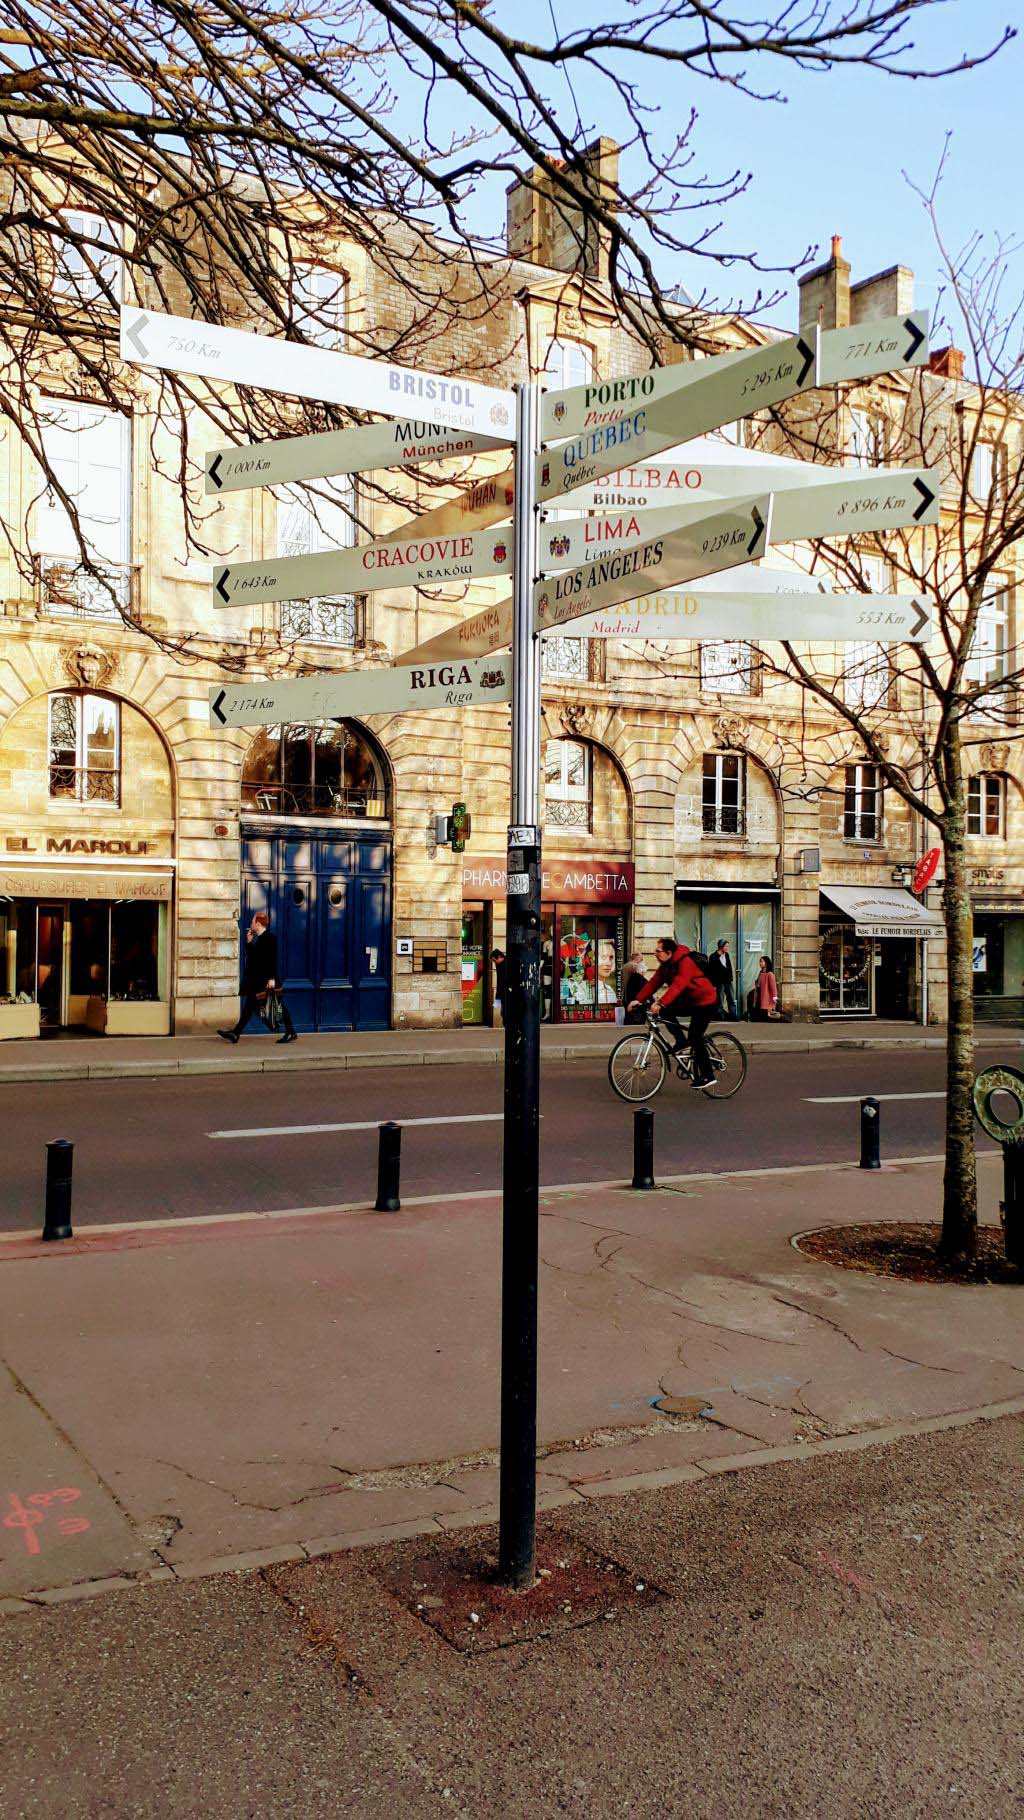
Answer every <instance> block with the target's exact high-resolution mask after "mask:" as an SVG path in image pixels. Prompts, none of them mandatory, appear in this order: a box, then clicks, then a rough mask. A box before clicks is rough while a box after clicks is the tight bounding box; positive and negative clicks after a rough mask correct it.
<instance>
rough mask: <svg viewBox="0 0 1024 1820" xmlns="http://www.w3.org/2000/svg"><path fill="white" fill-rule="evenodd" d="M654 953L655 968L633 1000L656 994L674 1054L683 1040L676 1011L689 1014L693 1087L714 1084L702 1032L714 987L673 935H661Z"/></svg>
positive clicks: (714, 995)
mask: <svg viewBox="0 0 1024 1820" xmlns="http://www.w3.org/2000/svg"><path fill="white" fill-rule="evenodd" d="M654 952H655V955H656V957H657V961H658V971H657V973H656V974H655V975H654V976H653V978H652V979H649V980H648V981H647V984H646V985H645V986H641V988H640V991H639V992H638V993H637V995H636V1001H635V1002H636V1003H637V1004H639V1005H643V1004H646V1002H647V1000H648V999H650V998H653V997H654V994H655V993H659V994H660V997H659V1000H658V1006H657V1010H656V1012H655V1014H654V1015H655V1016H656V1017H660V1018H661V1020H662V1022H663V1023H665V1024H667V1025H668V1027H669V1034H670V1036H672V1038H673V1039H674V1040H673V1044H672V1046H673V1048H674V1049H675V1051H676V1053H677V1054H678V1052H679V1050H680V1049H681V1048H682V1047H683V1044H684V1042H685V1040H686V1032H685V1031H684V1029H683V1026H682V1024H681V1023H680V1021H679V1020H680V1014H681V1013H682V1012H687V1011H688V1012H689V1014H690V1039H689V1040H690V1047H691V1049H692V1050H693V1080H692V1082H691V1086H693V1087H695V1088H702V1087H711V1086H713V1085H714V1080H715V1071H714V1069H713V1068H712V1066H711V1056H710V1054H709V1052H708V1046H707V1042H706V1041H705V1034H704V1033H705V1031H706V1030H707V1027H708V1025H709V1024H710V1022H711V1018H712V1014H713V1012H714V1009H715V1004H716V1001H717V996H718V995H717V993H716V992H715V988H714V986H713V985H712V984H711V981H710V980H709V979H708V976H707V974H706V973H705V972H703V970H702V969H701V968H700V967H698V965H697V963H696V961H695V960H693V959H691V956H690V950H689V948H687V947H685V946H684V944H683V943H682V942H677V941H676V938H675V936H674V935H665V936H662V939H661V941H660V942H656V943H655V947H654Z"/></svg>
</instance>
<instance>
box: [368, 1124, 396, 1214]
mask: <svg viewBox="0 0 1024 1820" xmlns="http://www.w3.org/2000/svg"><path fill="white" fill-rule="evenodd" d="M378 1129H379V1133H380V1135H379V1138H378V1143H377V1199H376V1200H375V1201H374V1203H373V1210H374V1213H401V1211H402V1202H401V1197H400V1193H399V1190H400V1186H401V1174H402V1127H401V1125H396V1124H395V1121H394V1119H388V1121H387V1123H386V1124H385V1125H381V1126H379V1127H378Z"/></svg>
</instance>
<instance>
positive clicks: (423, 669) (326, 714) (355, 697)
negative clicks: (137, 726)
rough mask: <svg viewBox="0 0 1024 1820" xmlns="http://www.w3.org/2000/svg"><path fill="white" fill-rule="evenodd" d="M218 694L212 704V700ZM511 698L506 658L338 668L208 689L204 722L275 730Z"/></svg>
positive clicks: (509, 672)
mask: <svg viewBox="0 0 1024 1820" xmlns="http://www.w3.org/2000/svg"><path fill="white" fill-rule="evenodd" d="M215 696H216V699H215ZM511 699H512V659H511V657H484V658H475V659H469V660H467V661H457V662H454V663H443V662H442V663H438V664H396V665H395V666H394V667H393V668H392V669H387V670H341V671H330V672H327V673H322V674H320V675H318V676H298V677H291V678H287V679H285V680H283V681H277V680H268V679H265V678H260V677H257V678H255V679H254V680H252V681H246V682H239V683H230V684H229V685H228V686H227V687H226V688H221V689H219V690H215V689H211V690H210V724H211V726H213V725H215V724H216V725H223V726H227V727H273V726H277V725H278V724H279V723H280V722H283V721H311V720H336V719H343V718H345V717H346V716H347V715H350V714H356V715H360V716H361V715H364V714H400V713H402V712H404V711H405V710H406V709H414V710H415V711H416V712H417V713H419V712H420V710H421V709H424V708H466V707H470V706H480V705H487V704H488V703H491V702H498V703H501V702H507V701H511Z"/></svg>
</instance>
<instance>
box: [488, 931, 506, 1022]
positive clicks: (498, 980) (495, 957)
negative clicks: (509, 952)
mask: <svg viewBox="0 0 1024 1820" xmlns="http://www.w3.org/2000/svg"><path fill="white" fill-rule="evenodd" d="M491 962H492V964H493V967H494V1015H495V1017H496V1018H497V1019H498V1022H499V1023H504V1021H505V1013H504V1005H505V954H504V950H503V949H501V948H492V949H491Z"/></svg>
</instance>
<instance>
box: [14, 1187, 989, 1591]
mask: <svg viewBox="0 0 1024 1820" xmlns="http://www.w3.org/2000/svg"><path fill="white" fill-rule="evenodd" d="M994 1165H996V1166H994ZM997 1165H998V1157H997V1156H996V1155H995V1154H994V1153H993V1154H992V1155H989V1154H986V1153H983V1154H982V1155H981V1156H980V1157H979V1178H980V1182H981V1194H982V1205H983V1212H984V1216H985V1217H986V1218H988V1219H990V1220H992V1219H994V1218H995V1217H996V1201H997V1196H998V1193H999V1185H1000V1171H999V1168H998V1166H997ZM939 1175H940V1171H939V1167H938V1166H937V1165H936V1164H934V1163H931V1162H926V1163H913V1162H904V1163H902V1164H894V1165H890V1166H888V1167H886V1168H884V1169H883V1170H882V1171H880V1172H879V1173H877V1174H872V1175H871V1176H869V1177H867V1178H865V1176H864V1175H863V1174H862V1173H861V1172H860V1171H858V1170H857V1169H856V1168H852V1167H851V1168H843V1167H840V1168H837V1167H835V1166H834V1165H827V1166H821V1167H818V1166H815V1167H804V1168H793V1169H788V1170H774V1171H771V1172H770V1173H767V1174H764V1173H758V1172H749V1173H746V1174H737V1175H732V1176H688V1177H677V1178H674V1179H673V1180H671V1181H666V1182H665V1183H663V1184H662V1185H661V1187H660V1189H659V1190H658V1191H657V1192H655V1193H650V1194H634V1193H632V1192H630V1191H629V1190H628V1189H625V1188H623V1187H618V1186H615V1185H595V1186H587V1187H579V1188H572V1187H569V1188H562V1189H548V1190H545V1191H543V1193H542V1198H541V1213H542V1222H541V1256H542V1282H541V1362H540V1385H541V1392H540V1413H539V1442H540V1450H539V1461H538V1483H539V1491H540V1497H541V1505H542V1508H547V1509H553V1508H559V1509H560V1508H566V1509H567V1508H570V1507H572V1508H577V1507H582V1506H583V1505H585V1504H586V1503H588V1502H589V1501H590V1500H592V1499H593V1498H595V1497H604V1496H607V1495H608V1494H609V1493H610V1492H614V1491H617V1490H626V1489H629V1488H630V1487H643V1486H647V1487H650V1486H652V1485H661V1484H667V1483H678V1482H685V1481H692V1482H693V1483H697V1482H703V1481H704V1480H705V1479H706V1478H708V1477H709V1476H711V1477H713V1476H714V1475H716V1474H720V1473H731V1472H734V1471H738V1470H740V1469H743V1468H745V1467H748V1466H756V1465H760V1464H764V1463H772V1462H779V1461H785V1460H793V1459H801V1460H803V1459H810V1458H813V1457H816V1456H817V1455H819V1454H821V1453H828V1452H830V1451H832V1450H835V1449H840V1450H841V1449H844V1448H846V1447H849V1446H851V1445H853V1446H856V1445H859V1444H860V1441H861V1438H863V1437H868V1438H873V1439H877V1438H884V1437H885V1436H891V1435H893V1434H902V1433H905V1432H907V1431H908V1430H909V1431H913V1430H915V1429H916V1428H919V1427H920V1426H921V1425H922V1424H928V1423H930V1422H932V1421H933V1420H935V1419H939V1420H940V1421H941V1420H944V1419H945V1418H948V1417H958V1416H962V1415H963V1414H964V1413H965V1412H966V1413H971V1412H974V1413H977V1412H984V1411H988V1412H993V1411H997V1410H998V1411H1004V1412H1005V1411H1010V1410H1021V1409H1024V1375H1022V1374H1024V1321H1022V1320H1021V1312H1022V1308H1024V1301H1022V1290H1021V1289H1019V1288H1017V1287H1016V1286H1013V1287H1008V1288H1005V1287H986V1288H977V1289H964V1288H959V1287H946V1286H941V1287H931V1286H926V1285H921V1284H915V1283H900V1282H895V1281H890V1280H877V1279H874V1278H871V1277H868V1276H862V1275H859V1274H857V1273H855V1272H849V1271H838V1270H834V1269H832V1268H831V1267H829V1266H828V1265H826V1264H822V1263H819V1262H817V1261H815V1260H812V1259H810V1258H808V1257H806V1256H805V1255H804V1254H802V1253H801V1252H800V1251H798V1250H796V1249H794V1246H793V1244H792V1239H793V1237H794V1235H795V1234H798V1233H800V1232H801V1231H805V1230H807V1229H809V1228H812V1227H817V1226H821V1225H824V1224H842V1223H846V1222H849V1221H852V1220H860V1219H864V1218H865V1217H870V1218H875V1219H901V1218H916V1219H920V1218H921V1217H922V1215H924V1216H925V1217H929V1216H930V1215H931V1213H932V1212H933V1210H935V1209H937V1207H938V1204H939V1198H938V1197H939ZM114 1212H115V1210H114V1209H112V1210H111V1213H112V1215H113V1214H114ZM499 1268H500V1198H499V1196H497V1195H496V1194H495V1195H479V1194H471V1195H465V1196H463V1197H459V1196H454V1197H452V1198H451V1199H449V1200H447V1201H446V1200H430V1201H424V1202H422V1203H420V1204H413V1203H407V1204H406V1205H405V1207H404V1208H403V1210H402V1212H401V1213H400V1214H395V1215H379V1214H374V1213H372V1212H371V1211H369V1210H367V1209H366V1208H365V1207H361V1208H352V1209H337V1210H331V1209H326V1210H325V1209H318V1210H315V1211H312V1212H310V1213H304V1212H303V1211H302V1210H296V1211H295V1213H294V1214H292V1215H287V1214H285V1215H281V1214H275V1215H268V1216H265V1217H263V1218H259V1217H256V1216H244V1215H243V1216H240V1217H237V1218H234V1219H227V1218H226V1219H206V1220H203V1221H200V1222H193V1223H190V1222H187V1221H174V1220H171V1221H167V1222H165V1223H163V1224H160V1223H149V1224H147V1225H145V1226H141V1225H140V1226H137V1227H134V1228H133V1227H130V1226H127V1227H125V1226H121V1227H111V1228H108V1229H107V1230H106V1231H95V1232H93V1233H92V1234H90V1235H87V1236H85V1237H83V1238H81V1239H76V1240H73V1241H70V1242H67V1243H65V1244H62V1245H49V1246H43V1245H42V1244H40V1243H39V1242H38V1241H36V1240H34V1239H24V1238H8V1239H4V1240H2V1241H0V1333H2V1334H3V1336H4V1339H3V1354H4V1360H5V1365H4V1368H3V1370H2V1373H0V1466H2V1469H3V1474H2V1479H0V1487H2V1488H3V1491H4V1496H5V1498H6V1499H7V1506H6V1509H5V1515H4V1520H3V1523H2V1524H0V1595H2V1596H4V1597H6V1598H7V1599H13V1600H15V1601H17V1600H18V1599H21V1598H24V1597H25V1596H26V1595H28V1596H29V1597H30V1598H38V1597H39V1596H40V1595H43V1596H45V1595H46V1594H47V1593H48V1591H50V1590H52V1589H59V1588H65V1587H67V1588H77V1589H78V1590H79V1591H84V1592H87V1593H89V1592H94V1591H102V1590H104V1589H105V1588H106V1587H107V1586H109V1585H113V1586H123V1585H125V1584H128V1583H130V1582H131V1581H132V1580H133V1579H137V1578H140V1577H141V1578H142V1579H146V1580H149V1579H152V1577H153V1576H154V1574H155V1575H156V1577H157V1578H160V1579H167V1580H170V1579H171V1578H174V1577H176V1576H180V1577H182V1578H186V1579H187V1578H192V1577H195V1576H202V1575H206V1574H209V1573H212V1572H216V1571H221V1570H223V1569H225V1568H228V1567H238V1566H246V1565H265V1564H267V1563H270V1562H282V1561H295V1560H302V1559H305V1558H307V1557H310V1558H312V1557H319V1556H321V1555H323V1554H326V1553H331V1552H333V1551H335V1550H338V1549H345V1548H348V1547H350V1546H353V1545H355V1544H357V1543H362V1542H366V1541H369V1540H375V1541H377V1540H386V1539H388V1538H389V1537H392V1538H393V1537H397V1536H404V1535H409V1534H422V1533H433V1534H435V1535H436V1534H438V1533H441V1532H444V1531H448V1530H456V1529H460V1528H462V1527H464V1526H465V1525H467V1524H479V1523H487V1522H492V1521H493V1520H494V1516H495V1502H496V1497H497V1483H498V1473H497V1457H496V1452H495V1449H496V1443H497V1410H498V1332H499V1320H498V1311H499ZM666 1398H667V1399H669V1401H668V1402H667V1403H665V1402H663V1399H666ZM13 1609H15V1610H17V1606H15V1607H14V1608H13Z"/></svg>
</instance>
